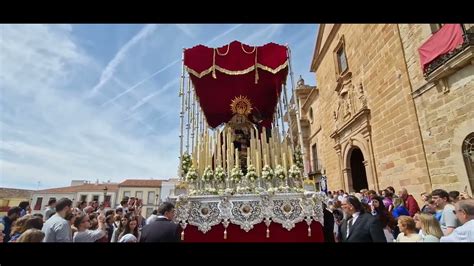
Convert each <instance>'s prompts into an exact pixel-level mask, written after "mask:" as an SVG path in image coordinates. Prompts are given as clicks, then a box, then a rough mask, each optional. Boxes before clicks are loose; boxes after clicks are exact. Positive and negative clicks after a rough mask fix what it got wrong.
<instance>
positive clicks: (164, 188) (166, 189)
mask: <svg viewBox="0 0 474 266" xmlns="http://www.w3.org/2000/svg"><path fill="white" fill-rule="evenodd" d="M178 182H179V179H178V178H170V179H168V180H163V182H161V201H166V199H167V198H168V197H169V196H172V195H174V191H175V188H176V185H177V184H178Z"/></svg>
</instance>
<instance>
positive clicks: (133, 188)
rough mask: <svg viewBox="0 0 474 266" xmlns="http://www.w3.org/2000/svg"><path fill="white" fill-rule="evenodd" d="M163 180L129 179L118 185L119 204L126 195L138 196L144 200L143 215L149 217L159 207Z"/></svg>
mask: <svg viewBox="0 0 474 266" xmlns="http://www.w3.org/2000/svg"><path fill="white" fill-rule="evenodd" d="M162 182H163V180H157V179H127V180H125V181H123V182H122V183H120V184H119V185H118V187H119V190H118V195H119V199H118V200H117V205H118V204H120V200H122V199H123V198H124V197H136V198H139V199H141V200H142V201H143V207H142V213H141V214H142V216H143V217H148V216H150V215H151V213H152V212H153V210H154V209H156V208H157V207H158V204H159V202H160V195H161V186H162Z"/></svg>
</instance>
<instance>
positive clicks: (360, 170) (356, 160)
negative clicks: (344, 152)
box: [349, 147, 369, 192]
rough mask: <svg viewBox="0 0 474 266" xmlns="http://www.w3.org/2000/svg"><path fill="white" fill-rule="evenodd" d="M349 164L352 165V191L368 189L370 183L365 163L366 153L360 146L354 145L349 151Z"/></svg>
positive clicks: (350, 181)
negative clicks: (364, 153) (363, 152)
mask: <svg viewBox="0 0 474 266" xmlns="http://www.w3.org/2000/svg"><path fill="white" fill-rule="evenodd" d="M349 158H350V159H349V165H350V176H351V178H350V180H349V183H350V184H351V186H350V188H351V189H352V191H356V192H358V191H360V190H361V189H364V188H365V189H367V188H368V187H369V184H368V182H367V173H366V171H365V165H364V161H365V160H364V155H363V154H362V151H361V150H360V149H359V148H358V147H353V148H352V149H351V151H350V153H349Z"/></svg>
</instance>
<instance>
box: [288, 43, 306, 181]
mask: <svg viewBox="0 0 474 266" xmlns="http://www.w3.org/2000/svg"><path fill="white" fill-rule="evenodd" d="M287 48H288V49H287V51H288V67H289V71H290V78H291V87H292V91H293V97H294V99H295V104H296V107H295V109H296V110H295V112H296V123H297V125H298V142H299V143H298V144H299V148H300V149H301V154H302V156H303V168H304V171H303V174H304V176H305V177H307V176H308V171H309V169H307V168H308V164H307V162H308V158H307V157H308V155H307V153H306V152H305V149H304V148H303V145H304V144H303V132H302V130H301V116H300V106H301V105H300V100H299V99H298V97H296V88H295V80H294V78H293V68H292V67H291V50H290V47H288V46H287Z"/></svg>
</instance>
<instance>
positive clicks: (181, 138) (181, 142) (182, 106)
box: [178, 49, 184, 181]
mask: <svg viewBox="0 0 474 266" xmlns="http://www.w3.org/2000/svg"><path fill="white" fill-rule="evenodd" d="M181 64H182V65H183V67H182V70H181V82H180V86H179V97H181V112H180V113H179V120H180V128H181V130H180V134H179V169H178V176H179V177H180V180H181V181H182V180H183V179H184V172H183V133H184V128H183V126H184V49H183V55H182V56H181Z"/></svg>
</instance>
